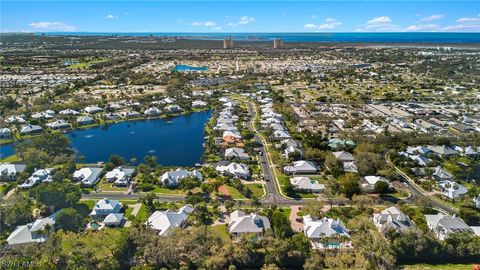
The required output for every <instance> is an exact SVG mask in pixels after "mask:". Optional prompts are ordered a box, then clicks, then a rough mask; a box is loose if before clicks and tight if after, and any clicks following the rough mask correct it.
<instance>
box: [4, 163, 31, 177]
mask: <svg viewBox="0 0 480 270" xmlns="http://www.w3.org/2000/svg"><path fill="white" fill-rule="evenodd" d="M25 167H27V165H25V164H16V163H0V180H2V181H4V180H6V181H15V179H16V178H17V174H19V173H21V172H23V171H24V170H25Z"/></svg>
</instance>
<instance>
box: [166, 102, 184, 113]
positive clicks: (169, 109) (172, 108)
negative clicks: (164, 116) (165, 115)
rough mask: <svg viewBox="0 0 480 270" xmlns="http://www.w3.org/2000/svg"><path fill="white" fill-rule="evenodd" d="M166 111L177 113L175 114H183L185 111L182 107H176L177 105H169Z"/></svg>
mask: <svg viewBox="0 0 480 270" xmlns="http://www.w3.org/2000/svg"><path fill="white" fill-rule="evenodd" d="M165 110H166V111H167V112H172V113H175V112H181V111H183V109H182V107H180V106H178V105H176V104H172V105H168V106H166V107H165Z"/></svg>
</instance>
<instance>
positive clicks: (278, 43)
mask: <svg viewBox="0 0 480 270" xmlns="http://www.w3.org/2000/svg"><path fill="white" fill-rule="evenodd" d="M282 46H283V39H281V38H276V39H274V40H273V48H274V49H280V48H281V47H282Z"/></svg>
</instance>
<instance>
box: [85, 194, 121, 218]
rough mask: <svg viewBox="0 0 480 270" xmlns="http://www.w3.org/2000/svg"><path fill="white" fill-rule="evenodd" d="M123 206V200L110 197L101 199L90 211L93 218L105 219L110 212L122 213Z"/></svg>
mask: <svg viewBox="0 0 480 270" xmlns="http://www.w3.org/2000/svg"><path fill="white" fill-rule="evenodd" d="M122 208H123V205H122V203H121V202H119V201H116V200H110V199H108V198H104V199H101V200H99V201H97V203H95V206H94V207H93V209H92V212H91V213H90V217H91V218H92V219H102V220H103V219H105V218H106V217H107V216H108V215H110V214H117V213H120V212H121V210H122Z"/></svg>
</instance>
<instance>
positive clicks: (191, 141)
mask: <svg viewBox="0 0 480 270" xmlns="http://www.w3.org/2000/svg"><path fill="white" fill-rule="evenodd" d="M211 115H212V111H202V112H194V113H191V114H188V115H181V116H175V117H169V118H161V119H146V120H138V121H125V122H120V123H115V124H112V125H108V126H99V127H94V128H88V129H80V130H74V131H72V132H69V133H67V136H68V138H69V139H70V141H71V144H72V148H73V149H74V150H75V152H76V153H77V155H78V156H84V157H85V160H84V162H86V163H95V162H99V161H108V159H109V157H110V155H113V154H117V155H120V156H122V157H123V158H125V161H126V162H129V161H130V159H131V158H136V159H137V162H136V163H137V164H139V163H141V162H142V161H143V158H144V157H145V156H147V155H153V156H156V157H157V163H158V164H160V165H165V166H193V165H195V163H198V162H201V157H202V155H203V143H204V139H203V137H204V125H205V124H206V123H207V122H208V120H209V119H210V117H211ZM12 154H14V150H13V145H12V144H10V145H3V146H1V155H2V156H9V155H12Z"/></svg>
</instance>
